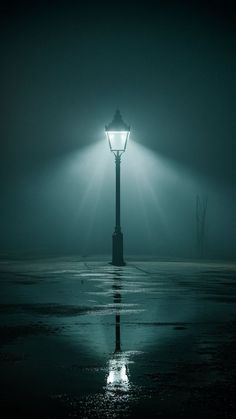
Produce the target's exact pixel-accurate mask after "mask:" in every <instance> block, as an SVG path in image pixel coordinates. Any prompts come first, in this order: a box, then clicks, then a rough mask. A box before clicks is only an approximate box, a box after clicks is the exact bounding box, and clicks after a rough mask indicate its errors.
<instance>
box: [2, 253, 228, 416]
mask: <svg viewBox="0 0 236 419" xmlns="http://www.w3.org/2000/svg"><path fill="white" fill-rule="evenodd" d="M235 285H236V264H234V263H229V262H228V263H226V262H225V263H223V262H219V263H217V262H211V263H210V262H205V263H200V262H170V261H169V262H164V261H162V262H152V261H143V262H141V261H133V262H130V263H128V264H127V265H126V266H125V267H121V268H117V267H113V266H111V265H110V264H108V263H107V261H106V260H100V261H93V260H86V259H85V260H83V261H81V260H80V261H78V260H77V259H76V258H69V257H68V258H51V259H45V258H44V259H41V260H39V259H38V260H17V259H15V260H8V259H2V260H1V261H0V287H1V292H0V370H1V373H0V383H1V392H0V403H1V405H0V409H1V417H3V418H8V417H19V416H20V415H23V416H24V417H25V418H83V419H85V418H104V419H105V418H109V419H110V418H126V417H127V418H134V417H136V418H137V417H145V416H146V417H148V418H154V417H155V418H188V419H189V418H208V419H209V418H220V419H228V418H233V417H235V416H236V409H235V394H236V392H235V390H236V386H235V377H236V374H235V371H236V368H235V364H236V362H235V354H236V350H235V349H236V338H235V326H236V316H235V301H236V293H235Z"/></svg>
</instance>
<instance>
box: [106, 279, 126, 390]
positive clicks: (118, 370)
mask: <svg viewBox="0 0 236 419" xmlns="http://www.w3.org/2000/svg"><path fill="white" fill-rule="evenodd" d="M117 279H118V278H115V281H117ZM121 288H122V287H121V285H120V284H117V283H116V284H114V285H113V289H114V290H115V291H114V303H115V304H120V303H121V294H120V290H121ZM127 361H128V359H127V356H126V355H125V353H122V351H121V338H120V312H119V308H118V309H117V311H116V324H115V351H114V354H113V357H112V358H111V359H110V360H109V374H108V377H107V387H108V389H110V390H114V389H121V390H127V389H128V388H129V379H128V374H127Z"/></svg>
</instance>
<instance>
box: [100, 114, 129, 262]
mask: <svg viewBox="0 0 236 419" xmlns="http://www.w3.org/2000/svg"><path fill="white" fill-rule="evenodd" d="M105 132H106V135H107V139H108V142H109V146H110V150H111V151H112V153H113V154H114V156H115V164H116V225H115V231H114V233H113V236H112V265H115V266H124V265H125V262H124V258H123V234H122V231H121V225H120V163H121V155H122V154H123V153H124V152H125V149H126V146H127V141H128V138H129V134H130V127H129V126H128V125H127V124H125V122H124V121H123V119H122V116H121V113H120V111H119V110H117V111H116V113H115V115H114V118H113V120H112V122H111V123H110V124H109V125H107V126H106V127H105Z"/></svg>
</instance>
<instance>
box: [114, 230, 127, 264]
mask: <svg viewBox="0 0 236 419" xmlns="http://www.w3.org/2000/svg"><path fill="white" fill-rule="evenodd" d="M112 265H114V266H125V262H124V259H123V234H122V233H121V232H115V233H114V234H113V236H112Z"/></svg>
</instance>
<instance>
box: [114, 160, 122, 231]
mask: <svg viewBox="0 0 236 419" xmlns="http://www.w3.org/2000/svg"><path fill="white" fill-rule="evenodd" d="M115 159H116V160H115V161H116V229H115V231H116V232H117V233H119V232H121V227H120V163H121V156H120V155H119V154H117V155H116V157H115Z"/></svg>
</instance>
